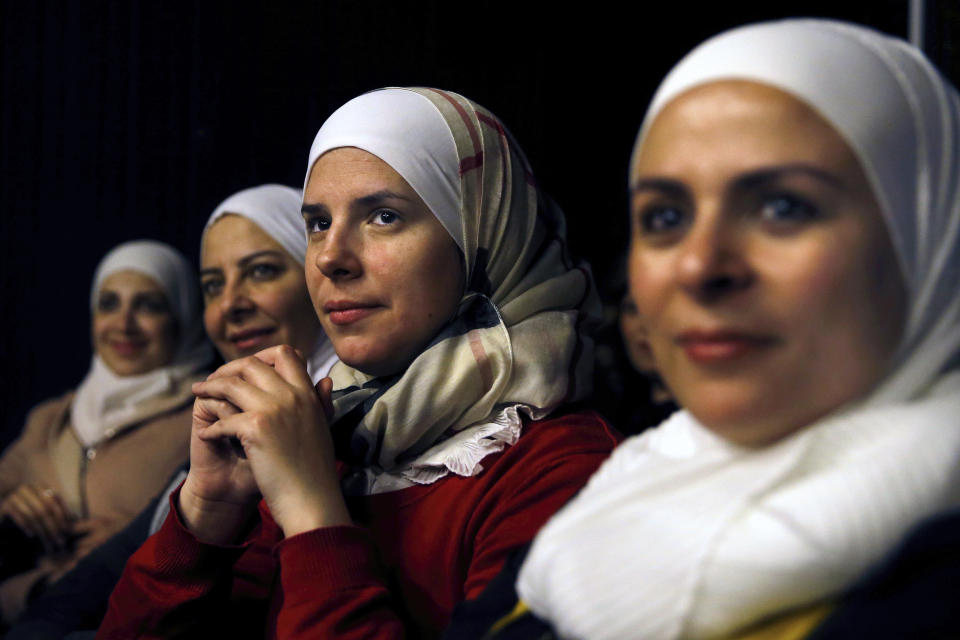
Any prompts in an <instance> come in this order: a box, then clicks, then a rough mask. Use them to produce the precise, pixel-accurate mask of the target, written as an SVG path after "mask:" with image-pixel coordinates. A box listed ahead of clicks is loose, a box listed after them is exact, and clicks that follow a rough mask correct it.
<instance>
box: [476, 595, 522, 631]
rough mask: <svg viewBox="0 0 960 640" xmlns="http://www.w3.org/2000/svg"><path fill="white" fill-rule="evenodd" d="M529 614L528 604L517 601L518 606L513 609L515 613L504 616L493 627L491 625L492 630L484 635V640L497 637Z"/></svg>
mask: <svg viewBox="0 0 960 640" xmlns="http://www.w3.org/2000/svg"><path fill="white" fill-rule="evenodd" d="M529 613H530V609H528V608H527V605H526V603H525V602H524V601H523V600H517V604H516V606H514V607H513V611H511V612H510V613H508V614H507V615H505V616H503V617H502V618H500V619H499V620H497V621H496V622H494V623H493V625H491V627H490V630H489V631H487V632H486V633H485V634H484V635H483V637H484V640H486V639H487V638H494V637H496V635H497V634H498V633H500V632H501V631H502V630H503V629H505V628H506V627H508V626H510V625H511V624H513V623H514V622H515V621H517V620H519V619H520V618H522V617H524V616H526V615H528V614H529Z"/></svg>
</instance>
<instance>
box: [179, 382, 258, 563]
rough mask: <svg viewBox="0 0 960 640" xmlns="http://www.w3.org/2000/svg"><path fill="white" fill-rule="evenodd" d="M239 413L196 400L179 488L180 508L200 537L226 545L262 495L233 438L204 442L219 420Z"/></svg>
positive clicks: (208, 400) (209, 400) (230, 407)
mask: <svg viewBox="0 0 960 640" xmlns="http://www.w3.org/2000/svg"><path fill="white" fill-rule="evenodd" d="M239 412H240V410H239V409H237V408H236V407H235V406H234V405H232V404H230V403H229V402H226V401H224V400H217V399H215V398H203V397H201V398H197V400H196V401H195V402H194V403H193V427H192V430H191V434H190V471H189V473H188V474H187V479H186V480H185V481H184V483H183V487H182V488H181V489H180V495H179V504H178V506H179V510H180V515H181V516H182V517H183V520H184V523H185V524H186V525H187V528H188V529H190V531H192V532H193V534H194V535H195V536H197V538H198V539H200V540H202V541H204V542H210V543H214V544H228V543H230V542H233V541H234V540H235V539H236V537H237V536H238V535H239V533H240V531H241V529H242V528H243V526H244V524H245V523H246V522H247V520H248V519H249V518H250V516H251V515H252V514H253V512H254V511H255V510H256V506H257V502H258V501H259V500H260V491H259V489H257V483H256V481H255V480H254V478H253V472H252V471H251V470H250V463H249V462H248V461H247V460H246V458H245V456H244V453H243V450H242V449H241V448H240V446H239V443H238V442H237V441H236V440H231V439H229V438H203V437H201V435H200V434H201V433H203V432H204V431H205V430H206V429H207V428H208V427H209V426H210V425H212V424H214V423H216V422H217V421H218V420H221V419H226V418H228V417H230V416H232V415H235V414H237V413H239Z"/></svg>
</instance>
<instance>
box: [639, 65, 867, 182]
mask: <svg viewBox="0 0 960 640" xmlns="http://www.w3.org/2000/svg"><path fill="white" fill-rule="evenodd" d="M636 160H637V161H636V163H635V168H634V175H633V176H631V177H632V178H633V179H636V178H637V177H638V176H640V175H645V174H659V175H680V176H682V174H684V173H687V172H700V173H703V172H721V173H722V172H731V171H732V172H740V171H750V170H754V169H760V168H763V167H765V166H770V165H785V164H791V163H803V164H809V165H813V166H815V167H820V168H823V169H826V170H840V171H843V170H846V169H847V168H849V167H848V165H849V164H850V163H851V162H854V163H855V162H856V159H855V157H854V155H853V152H852V151H851V150H850V147H849V146H848V145H847V144H846V142H845V141H844V139H843V138H842V137H841V136H840V134H839V133H838V132H837V131H836V130H835V129H834V128H833V127H832V126H831V125H830V124H829V123H828V122H827V121H826V120H824V119H823V118H822V117H821V116H820V114H818V113H817V112H816V111H815V110H814V109H813V108H811V107H810V106H808V105H807V104H806V103H804V102H802V101H801V100H799V99H797V98H795V97H793V96H792V95H790V94H788V93H786V92H784V91H781V90H779V89H775V88H773V87H770V86H767V85H763V84H759V83H756V82H749V81H741V80H725V81H718V82H711V83H708V84H705V85H700V86H698V87H694V88H692V89H690V90H688V91H686V92H684V93H682V94H680V95H679V96H677V97H676V98H674V99H673V100H672V101H671V102H669V103H668V104H667V105H666V106H665V107H664V108H663V110H662V111H661V112H660V113H659V114H658V115H657V117H656V118H655V120H654V121H653V124H652V126H651V127H650V129H649V130H648V131H647V134H646V136H645V138H644V140H643V142H642V146H641V147H640V149H639V150H638V155H637V159H636Z"/></svg>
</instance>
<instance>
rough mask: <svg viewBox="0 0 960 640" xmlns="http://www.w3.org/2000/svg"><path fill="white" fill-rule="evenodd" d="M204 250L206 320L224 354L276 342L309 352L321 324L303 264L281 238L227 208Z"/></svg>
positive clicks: (245, 351)
mask: <svg viewBox="0 0 960 640" xmlns="http://www.w3.org/2000/svg"><path fill="white" fill-rule="evenodd" d="M200 253H201V262H200V288H201V290H202V291H203V298H204V312H203V322H204V326H205V327H206V330H207V335H208V336H210V339H211V340H212V341H213V343H214V345H215V346H216V347H217V350H218V351H219V352H220V354H221V355H222V356H223V359H224V360H227V361H230V360H236V359H237V358H242V357H244V356H249V355H253V354H254V353H256V352H257V351H260V350H262V349H264V348H266V347H269V346H273V345H278V344H289V345H291V346H293V347H294V348H296V349H299V350H300V351H301V352H302V353H309V352H310V350H311V349H312V348H313V345H314V344H315V343H316V341H317V337H318V335H319V331H320V324H319V323H318V321H317V317H316V314H314V313H313V307H312V306H311V304H310V298H309V296H308V294H307V285H306V281H305V280H304V277H303V267H302V266H301V265H300V263H299V262H297V261H296V260H295V259H294V258H293V257H292V256H291V255H290V254H289V253H287V251H286V250H285V249H284V248H283V247H282V246H280V244H278V243H277V242H276V241H275V240H274V239H273V238H271V237H270V236H269V235H267V234H266V233H264V231H263V230H262V229H261V228H260V227H259V226H257V225H256V223H254V222H251V221H250V220H248V219H247V218H244V217H241V216H238V215H232V214H227V215H225V216H223V217H222V218H220V219H219V220H217V221H216V222H215V223H214V224H213V226H212V227H210V229H208V230H207V233H206V234H205V235H204V238H203V246H202V247H201V251H200Z"/></svg>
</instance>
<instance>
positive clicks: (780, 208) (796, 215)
mask: <svg viewBox="0 0 960 640" xmlns="http://www.w3.org/2000/svg"><path fill="white" fill-rule="evenodd" d="M819 215H820V211H819V209H817V207H816V206H815V205H813V204H812V203H811V202H809V201H808V200H806V199H804V198H800V197H797V196H795V195H793V194H789V193H777V194H772V195H769V196H766V197H764V198H763V199H762V200H761V202H760V219H761V220H764V221H765V222H773V223H793V224H795V223H802V222H807V221H808V220H813V219H815V218H818V217H819Z"/></svg>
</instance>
